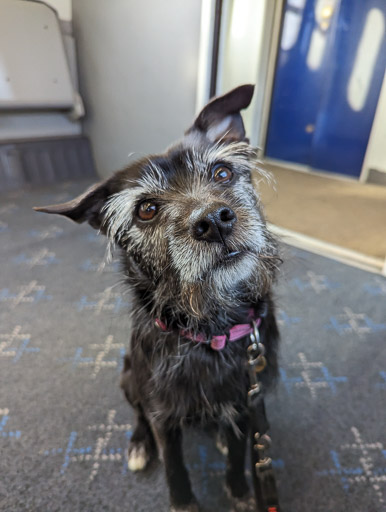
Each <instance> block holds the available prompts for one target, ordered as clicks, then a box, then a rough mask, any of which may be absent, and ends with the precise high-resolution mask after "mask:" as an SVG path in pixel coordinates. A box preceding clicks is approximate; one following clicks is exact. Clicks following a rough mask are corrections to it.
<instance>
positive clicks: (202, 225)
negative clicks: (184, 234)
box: [193, 204, 237, 243]
mask: <svg viewBox="0 0 386 512" xmlns="http://www.w3.org/2000/svg"><path fill="white" fill-rule="evenodd" d="M236 220H237V217H236V214H235V212H234V211H233V210H232V209H231V208H229V206H225V205H218V204H217V205H216V206H215V207H213V205H211V207H210V208H208V209H206V210H205V211H204V212H203V213H202V214H201V215H200V217H199V218H198V219H196V220H195V221H194V224H193V236H194V238H195V239H196V240H205V241H206V242H220V243H222V242H225V240H226V239H227V238H228V236H229V235H230V234H231V233H232V229H233V226H234V224H235V222H236Z"/></svg>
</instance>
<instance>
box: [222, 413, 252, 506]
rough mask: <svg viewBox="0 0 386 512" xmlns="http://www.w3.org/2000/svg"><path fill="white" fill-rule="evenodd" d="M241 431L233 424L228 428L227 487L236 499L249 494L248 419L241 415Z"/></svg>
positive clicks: (239, 423)
mask: <svg viewBox="0 0 386 512" xmlns="http://www.w3.org/2000/svg"><path fill="white" fill-rule="evenodd" d="M237 427H238V429H239V432H235V429H234V427H233V426H229V427H227V428H226V431H225V433H226V437H227V443H228V461H227V463H228V464H227V472H226V484H227V487H228V489H229V491H230V493H231V495H232V497H233V498H235V499H240V498H245V497H246V496H247V495H248V490H249V487H248V483H247V480H246V478H245V455H246V447H247V437H248V420H247V418H245V417H240V418H239V419H238V421H237Z"/></svg>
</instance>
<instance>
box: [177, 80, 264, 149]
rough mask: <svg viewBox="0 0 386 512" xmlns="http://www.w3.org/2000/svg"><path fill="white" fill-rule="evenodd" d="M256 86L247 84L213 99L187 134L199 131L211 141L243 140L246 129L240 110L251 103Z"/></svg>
mask: <svg viewBox="0 0 386 512" xmlns="http://www.w3.org/2000/svg"><path fill="white" fill-rule="evenodd" d="M254 88H255V86H254V85H250V84H246V85H240V87H236V88H235V89H232V91H230V92H228V93H227V94H224V95H223V96H219V97H217V98H214V99H213V100H211V101H210V102H209V103H208V104H207V105H206V106H205V107H204V108H203V109H202V110H201V112H200V113H199V115H198V116H197V118H196V120H195V121H194V124H193V126H191V127H190V128H189V129H188V130H187V132H186V135H188V134H190V133H192V132H194V131H199V132H201V133H202V134H204V135H205V136H206V138H207V139H209V141H210V142H216V141H218V140H220V139H221V140H223V141H226V142H232V141H242V140H246V138H245V129H244V123H243V119H242V117H241V114H240V110H242V109H244V108H247V107H248V105H249V104H250V103H251V100H252V96H253V91H254Z"/></svg>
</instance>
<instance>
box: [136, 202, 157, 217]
mask: <svg viewBox="0 0 386 512" xmlns="http://www.w3.org/2000/svg"><path fill="white" fill-rule="evenodd" d="M157 211H158V207H157V205H156V204H155V203H153V202H152V201H142V203H141V204H140V205H139V207H138V217H139V218H140V219H141V220H151V219H152V218H153V217H154V216H155V214H156V213H157Z"/></svg>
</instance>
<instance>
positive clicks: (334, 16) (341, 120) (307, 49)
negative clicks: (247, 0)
mask: <svg viewBox="0 0 386 512" xmlns="http://www.w3.org/2000/svg"><path fill="white" fill-rule="evenodd" d="M385 26H386V0H288V1H287V3H286V7H285V13H284V20H283V27H282V33H281V44H280V50H279V55H278V61H277V67H276V75H275V83H274V89H273V96H272V104H271V112H270V120H269V125H268V133H267V143H266V155H267V156H269V157H272V158H276V159H280V160H285V161H290V162H295V163H300V164H305V165H308V166H311V167H312V168H314V169H318V170H319V169H320V170H325V171H331V172H334V173H339V174H346V175H350V176H357V177H358V176H359V175H360V172H361V167H362V163H363V159H364V156H365V152H366V146H367V142H368V139H369V135H370V130H371V126H372V123H373V119H374V114H375V110H376V106H377V102H378V98H379V93H380V89H381V85H382V80H383V76H384V72H385V66H386V38H385ZM385 146H386V141H385Z"/></svg>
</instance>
